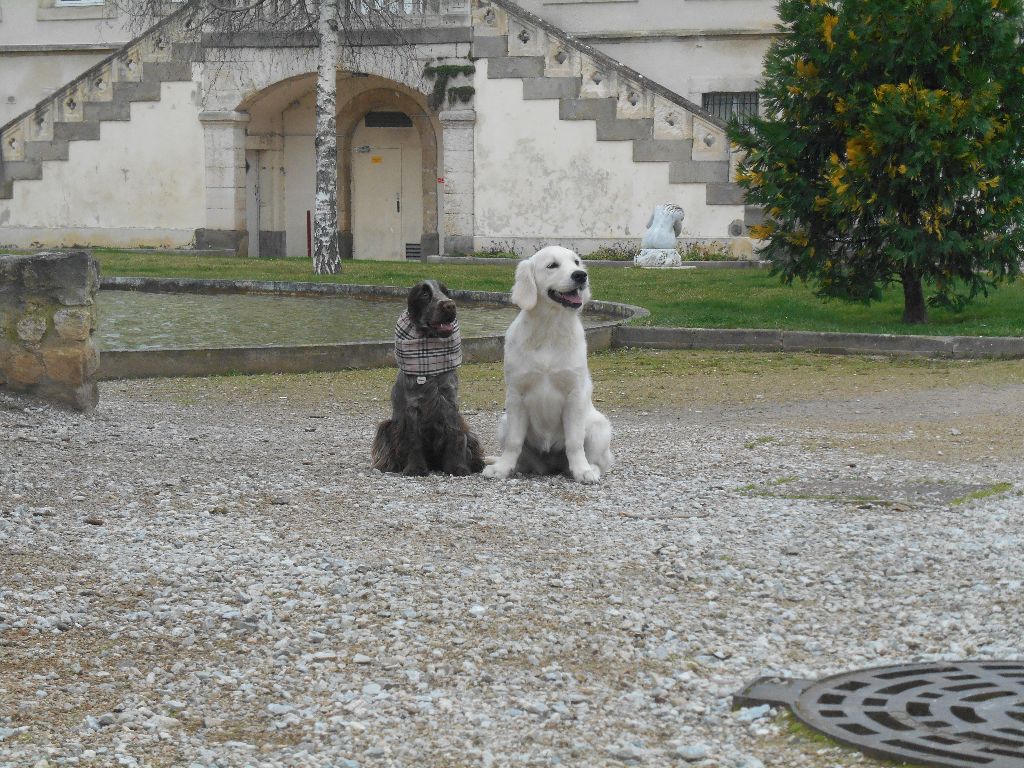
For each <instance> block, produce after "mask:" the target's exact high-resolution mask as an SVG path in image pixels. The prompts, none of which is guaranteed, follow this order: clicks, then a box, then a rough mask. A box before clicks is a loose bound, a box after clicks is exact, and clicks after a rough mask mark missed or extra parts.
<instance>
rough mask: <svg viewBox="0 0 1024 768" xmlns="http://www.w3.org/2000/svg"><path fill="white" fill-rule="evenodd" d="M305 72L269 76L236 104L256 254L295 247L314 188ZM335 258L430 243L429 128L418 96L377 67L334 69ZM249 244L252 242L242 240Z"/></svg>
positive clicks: (427, 248)
mask: <svg viewBox="0 0 1024 768" xmlns="http://www.w3.org/2000/svg"><path fill="white" fill-rule="evenodd" d="M314 85H315V81H314V79H313V77H312V75H303V76H300V77H296V78H293V79H291V80H288V81H282V82H281V83H278V84H275V85H274V86H271V87H270V88H268V89H266V90H265V91H263V92H261V93H260V94H258V95H257V96H255V97H254V98H251V99H250V100H249V101H248V103H247V104H246V107H247V110H248V112H249V114H250V116H251V120H250V123H249V130H248V135H247V136H246V163H247V165H248V166H249V168H250V169H255V170H254V171H253V172H251V173H250V174H248V175H247V177H248V178H250V179H251V180H252V188H251V190H250V194H249V207H255V211H250V215H249V217H248V220H249V223H250V228H251V229H256V230H258V232H253V233H251V234H250V242H253V241H255V242H256V243H257V244H258V253H259V255H261V256H285V255H287V256H305V255H307V248H308V245H307V243H308V239H309V238H308V232H309V227H310V224H311V221H312V212H313V208H314V206H313V201H314V198H315V188H316V184H315V172H314V170H315V152H314V148H313V132H314V126H315V124H316V118H315V115H316V104H315V96H314ZM338 104H339V109H338V118H337V124H338V129H337V130H338V229H339V239H340V241H341V253H342V258H352V257H353V256H354V257H356V258H374V259H396V260H397V259H405V258H407V257H408V256H418V255H421V254H423V255H431V254H436V253H438V245H439V243H438V239H439V238H438V234H437V233H438V210H437V203H438V197H437V195H438V189H437V184H438V182H437V175H438V173H437V167H438V137H439V136H440V128H439V126H437V125H436V117H435V116H433V115H432V114H431V113H430V112H429V110H428V109H427V106H426V97H425V96H424V95H423V94H420V93H418V92H416V91H414V90H412V89H410V88H407V87H406V86H404V85H401V84H399V83H396V82H393V81H390V80H387V79H385V78H382V77H377V76H373V75H371V76H367V77H357V76H353V75H352V74H351V73H340V74H339V76H338ZM252 250H253V251H256V250H257V249H256V248H253V249H252Z"/></svg>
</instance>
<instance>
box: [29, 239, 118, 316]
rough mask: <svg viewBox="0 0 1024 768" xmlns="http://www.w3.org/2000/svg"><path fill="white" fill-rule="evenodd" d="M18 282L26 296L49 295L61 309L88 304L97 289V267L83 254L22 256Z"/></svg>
mask: <svg viewBox="0 0 1024 768" xmlns="http://www.w3.org/2000/svg"><path fill="white" fill-rule="evenodd" d="M23 259H24V262H23V264H22V265H21V280H22V283H23V285H24V289H25V291H26V292H27V293H30V294H43V295H46V296H51V297H53V298H54V299H56V300H57V301H59V302H60V303H61V304H64V305H65V306H71V307H76V306H85V305H88V304H92V302H93V296H94V295H95V293H96V291H97V289H98V288H99V283H100V275H99V266H98V265H97V264H96V261H95V260H94V259H93V258H92V256H90V255H89V254H88V253H86V252H85V251H70V252H69V253H40V254H37V255H35V256H32V257H23Z"/></svg>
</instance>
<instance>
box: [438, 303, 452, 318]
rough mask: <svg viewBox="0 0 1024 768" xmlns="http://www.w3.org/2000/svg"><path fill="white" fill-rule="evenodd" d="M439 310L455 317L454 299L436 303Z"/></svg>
mask: <svg viewBox="0 0 1024 768" xmlns="http://www.w3.org/2000/svg"><path fill="white" fill-rule="evenodd" d="M438 306H439V307H440V309H441V312H442V313H443V314H444V315H446V316H447V317H455V302H454V301H451V300H449V301H442V302H440V303H439V305H438Z"/></svg>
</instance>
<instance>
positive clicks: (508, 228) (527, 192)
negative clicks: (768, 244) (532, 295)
mask: <svg viewBox="0 0 1024 768" xmlns="http://www.w3.org/2000/svg"><path fill="white" fill-rule="evenodd" d="M486 66H487V65H486V62H485V61H480V62H477V76H476V82H475V87H476V114H477V118H476V119H477V122H476V133H475V165H476V171H475V178H476V181H475V188H474V192H475V205H474V214H475V219H476V222H475V228H476V232H475V235H476V242H477V244H478V245H481V246H483V247H486V243H487V241H489V240H493V241H502V240H508V239H513V238H516V239H519V238H522V239H531V240H532V239H536V238H541V239H552V240H554V239H558V240H561V241H565V240H566V239H569V240H572V239H579V240H592V239H597V240H610V241H627V240H629V241H631V240H638V239H639V238H640V237H642V236H643V233H644V230H645V228H646V225H647V222H648V219H649V218H650V215H651V211H652V210H653V209H654V206H655V205H657V204H658V203H675V204H677V205H681V206H682V207H683V209H684V210H685V211H686V219H685V220H684V222H683V224H684V232H683V235H684V237H708V238H714V237H718V238H722V237H726V236H727V233H728V225H729V223H730V222H731V221H733V220H735V219H737V218H739V219H742V218H743V207H742V206H708V205H706V204H705V201H704V196H705V187H704V185H703V184H669V182H668V175H669V172H668V164H667V163H634V162H633V143H632V142H631V141H596V124H595V123H594V122H593V121H590V120H580V121H567V120H560V119H559V117H558V101H557V100H555V99H546V100H538V101H524V100H523V98H522V87H523V86H522V82H521V81H520V80H515V79H508V80H488V79H487V74H486ZM581 248H582V246H581Z"/></svg>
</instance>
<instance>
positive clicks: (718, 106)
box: [701, 91, 757, 125]
mask: <svg viewBox="0 0 1024 768" xmlns="http://www.w3.org/2000/svg"><path fill="white" fill-rule="evenodd" d="M701 106H702V107H704V109H706V110H707V111H708V112H710V113H711V114H712V115H714V116H715V117H720V118H722V119H723V120H732V119H733V118H736V119H737V120H739V121H740V125H749V124H750V117H751V116H756V115H757V91H718V92H713V93H705V94H704V95H703V97H702V98H701Z"/></svg>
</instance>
